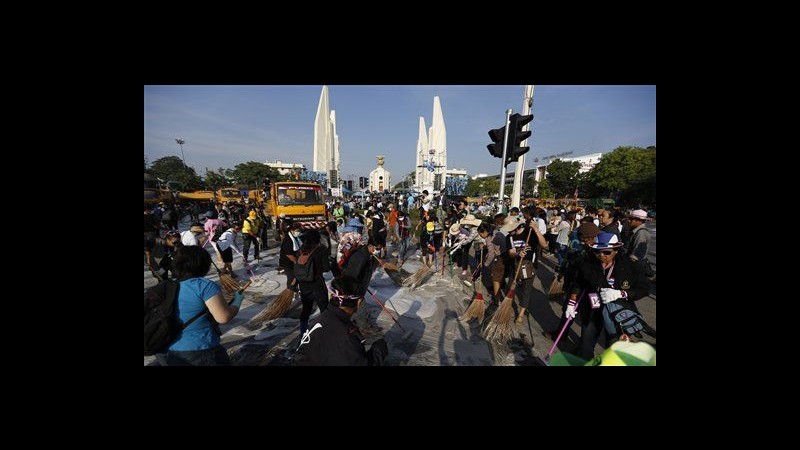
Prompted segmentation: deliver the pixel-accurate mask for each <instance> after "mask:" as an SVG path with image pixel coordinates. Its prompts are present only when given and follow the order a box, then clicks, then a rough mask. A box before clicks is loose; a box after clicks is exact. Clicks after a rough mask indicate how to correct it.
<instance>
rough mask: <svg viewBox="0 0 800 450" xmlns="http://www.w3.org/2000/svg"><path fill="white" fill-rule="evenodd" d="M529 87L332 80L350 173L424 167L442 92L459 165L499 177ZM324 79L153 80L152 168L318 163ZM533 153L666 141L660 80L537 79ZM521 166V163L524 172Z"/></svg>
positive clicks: (147, 111) (148, 147)
mask: <svg viewBox="0 0 800 450" xmlns="http://www.w3.org/2000/svg"><path fill="white" fill-rule="evenodd" d="M524 88H525V87H524V86H523V85H509V86H483V85H477V86H410V85H408V86H382V85H378V86H356V85H330V86H328V89H329V95H330V105H331V109H333V110H335V111H336V131H337V134H338V135H339V146H340V151H341V159H342V176H343V178H344V179H348V178H349V175H350V174H352V175H354V176H355V177H356V178H355V180H356V182H357V177H358V176H367V175H369V172H370V171H371V170H372V169H374V168H375V167H376V159H375V156H376V155H385V156H386V164H385V168H386V169H387V170H389V171H390V172H391V173H392V183H393V184H394V183H398V182H400V181H401V180H402V176H403V175H405V174H407V173H409V172H412V171H413V170H414V164H415V159H414V158H415V150H416V144H417V135H418V130H419V118H420V116H422V117H424V118H425V125H426V126H427V127H430V126H431V118H432V114H433V97H434V96H435V95H438V96H439V99H440V101H441V104H442V112H443V114H444V121H445V126H446V128H447V161H448V166H449V167H451V168H452V167H455V168H459V169H466V170H467V173H468V174H470V175H475V174H477V173H488V174H497V173H499V172H500V159H499V158H494V157H492V156H491V155H490V154H489V151H488V150H487V149H486V145H487V144H489V143H491V140H490V139H489V136H488V135H487V132H488V131H489V130H490V129H492V128H499V127H501V126H503V125H504V120H505V110H506V109H508V108H511V109H513V110H514V112H521V110H522V100H523V95H524ZM321 90H322V85H316V86H145V88H144V154H145V156H146V157H147V159H148V161H149V162H150V163H152V162H153V161H154V160H156V159H158V158H162V157H164V156H178V157H180V156H181V151H180V148H179V146H178V144H176V143H175V139H176V138H183V139H184V140H185V141H186V143H185V144H184V145H183V152H184V155H185V157H186V164H187V165H189V166H190V167H194V168H195V170H196V171H197V172H198V174H199V175H201V176H202V175H204V174H205V168H206V167H208V168H209V169H212V170H216V169H217V168H218V167H225V168H233V167H234V166H235V165H236V164H238V163H241V162H246V161H259V162H265V161H267V160H270V161H274V160H276V159H278V160H281V161H283V162H296V163H302V164H305V165H306V167H308V169H309V170H310V169H311V168H312V164H311V163H312V152H313V144H314V118H315V115H316V112H317V104H318V103H319V97H320V92H321ZM532 112H533V114H534V119H533V122H531V131H532V132H533V135H532V137H531V139H529V140H528V145H529V146H530V147H531V150H530V152H528V154H527V155H528V158H527V159H528V162H527V163H526V168H530V167H533V166H534V164H535V163H533V162H532V161H531V157H530V155H533V157H536V156H539V157H541V156H546V155H551V154H556V153H562V152H566V151H572V152H573V154H572V155H570V156H580V155H584V154H588V153H594V152H607V151H610V150H613V149H614V148H616V147H618V146H620V145H636V146H641V147H647V146H650V145H656V88H655V86H644V85H641V86H639V85H637V86H621V85H613V86H577V85H567V86H551V85H536V86H535V89H534V94H533V110H532ZM513 168H514V164H511V165H510V166H509V169H512V170H513Z"/></svg>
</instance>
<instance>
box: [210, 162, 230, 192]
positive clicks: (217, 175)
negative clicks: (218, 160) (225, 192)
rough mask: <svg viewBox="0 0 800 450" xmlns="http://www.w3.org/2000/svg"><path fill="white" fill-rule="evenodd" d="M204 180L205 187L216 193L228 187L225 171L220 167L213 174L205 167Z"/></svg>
mask: <svg viewBox="0 0 800 450" xmlns="http://www.w3.org/2000/svg"><path fill="white" fill-rule="evenodd" d="M205 178H206V179H205V182H206V187H207V188H208V189H209V190H212V191H216V190H217V189H219V188H221V187H224V186H227V185H228V180H227V178H225V169H223V168H222V167H220V168H219V169H218V170H217V172H213V171H211V170H209V169H208V167H206V177H205Z"/></svg>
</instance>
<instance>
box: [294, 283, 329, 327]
mask: <svg viewBox="0 0 800 450" xmlns="http://www.w3.org/2000/svg"><path fill="white" fill-rule="evenodd" d="M300 301H302V302H303V311H302V312H301V313H300V322H306V323H308V318H309V317H310V316H311V311H313V310H314V303H316V304H317V307H318V308H319V312H323V311H325V310H326V309H328V288H327V287H325V285H324V284H322V286H319V285H316V284H305V283H303V285H301V286H300Z"/></svg>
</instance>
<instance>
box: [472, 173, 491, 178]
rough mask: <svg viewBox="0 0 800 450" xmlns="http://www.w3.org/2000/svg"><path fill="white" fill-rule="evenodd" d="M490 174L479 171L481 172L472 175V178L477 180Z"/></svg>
mask: <svg viewBox="0 0 800 450" xmlns="http://www.w3.org/2000/svg"><path fill="white" fill-rule="evenodd" d="M488 176H489V174H488V173H479V174H477V175H475V176H474V177H472V179H473V180H477V179H478V178H484V177H488Z"/></svg>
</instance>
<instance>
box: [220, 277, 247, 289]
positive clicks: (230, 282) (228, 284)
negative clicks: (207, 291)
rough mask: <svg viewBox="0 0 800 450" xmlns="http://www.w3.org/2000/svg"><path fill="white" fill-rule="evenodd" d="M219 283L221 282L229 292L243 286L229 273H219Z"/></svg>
mask: <svg viewBox="0 0 800 450" xmlns="http://www.w3.org/2000/svg"><path fill="white" fill-rule="evenodd" d="M219 284H221V285H222V288H223V289H225V290H226V291H228V292H229V293H230V292H236V291H238V290H239V289H241V288H242V287H241V286H239V283H237V282H236V280H234V279H233V277H232V276H230V275H229V274H227V273H221V274H220V275H219Z"/></svg>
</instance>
